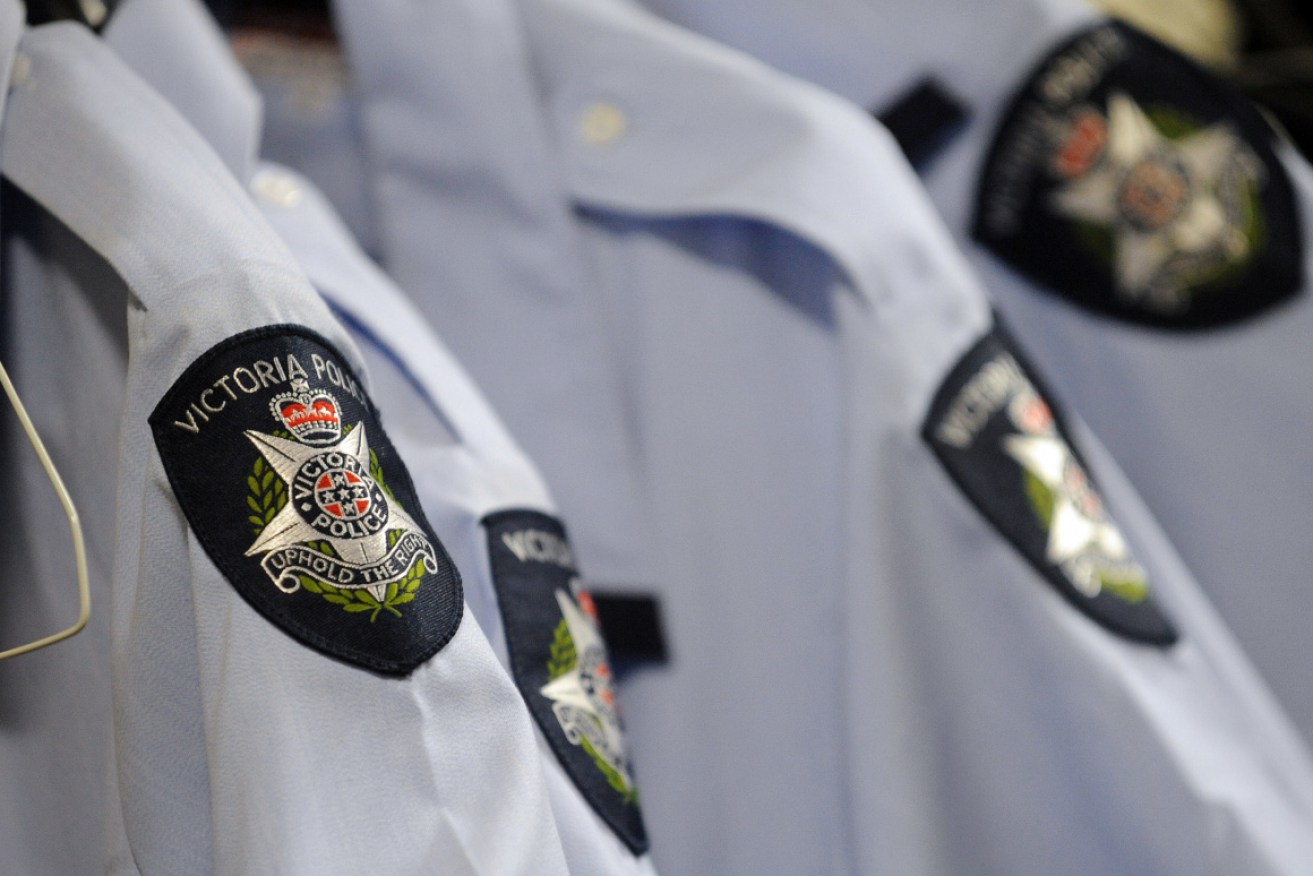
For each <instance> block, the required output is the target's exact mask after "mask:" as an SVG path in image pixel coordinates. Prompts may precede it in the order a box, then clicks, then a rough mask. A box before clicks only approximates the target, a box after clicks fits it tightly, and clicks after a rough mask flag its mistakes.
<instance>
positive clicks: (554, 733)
mask: <svg viewBox="0 0 1313 876" xmlns="http://www.w3.org/2000/svg"><path fill="white" fill-rule="evenodd" d="M483 525H484V527H485V528H486V529H487V532H488V549H489V553H490V556H491V560H492V580H493V585H494V587H495V588H496V590H497V600H498V602H499V604H500V606H501V613H502V619H503V621H504V623H505V627H506V642H507V647H508V649H509V651H510V658H511V670H512V674H513V675H514V676H515V682H516V684H517V685H519V688H520V692H521V694H523V696H524V699H525V702H527V703H528V705H529V711H530V712H532V713H533V716H534V719H535V720H537V722H538V726H539V727H540V728H541V729H542V732H543V735H544V736H546V737H547V741H548V743H549V744H550V745H551V747H552V750H553V751H554V752H555V753H556V757H557V759H559V760H560V762H561V765H562V766H563V767H564V768H565V771H566V772H567V773H568V774H569V775H570V778H571V779H573V780H574V783H575V785H576V786H577V787H578V788H579V791H580V793H581V794H583V796H584V798H585V799H586V800H587V801H588V803H589V805H591V806H592V807H593V809H595V810H596V811H597V813H598V814H599V815H600V816H601V817H602V819H603V820H604V821H605V822H606V823H607V824H608V825H610V827H611V829H612V830H614V831H615V833H616V835H617V836H618V837H620V839H621V841H622V842H624V844H625V845H626V846H628V847H629V849H630V850H631V851H633V852H634V854H642V853H643V852H645V851H646V850H647V832H646V830H645V829H644V827H643V815H642V812H641V811H640V809H639V805H638V789H637V787H636V786H635V785H634V776H633V771H632V769H631V766H630V763H629V756H628V754H627V753H626V750H625V738H624V733H623V730H622V728H621V724H620V713H619V710H618V707H617V704H616V692H615V683H614V679H613V676H612V671H611V661H610V658H609V657H608V656H607V649H606V642H605V641H604V640H603V638H602V633H601V630H600V629H599V627H598V622H597V609H596V608H595V607H594V605H593V600H592V597H591V596H590V595H589V593H588V591H587V590H585V589H584V588H583V586H582V585H581V582H580V580H579V573H578V571H577V569H576V568H575V563H574V556H573V554H572V553H571V551H570V544H569V542H568V540H567V539H566V535H565V529H564V528H563V527H562V526H561V523H560V522H559V521H558V520H556V519H555V518H553V517H549V516H547V515H546V514H541V513H539V512H536V511H504V512H499V513H497V514H492V515H489V516H488V517H486V518H484V521H483Z"/></svg>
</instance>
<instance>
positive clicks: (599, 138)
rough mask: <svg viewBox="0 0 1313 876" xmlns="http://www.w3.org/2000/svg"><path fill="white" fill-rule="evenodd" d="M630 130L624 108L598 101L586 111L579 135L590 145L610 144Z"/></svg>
mask: <svg viewBox="0 0 1313 876" xmlns="http://www.w3.org/2000/svg"><path fill="white" fill-rule="evenodd" d="M627 130H629V119H628V117H626V116H625V113H624V110H622V109H620V107H618V106H616V105H615V104H613V103H608V102H606V101H598V102H597V103H595V104H593V105H592V106H590V107H588V109H587V110H585V111H584V115H583V118H582V119H580V121H579V136H580V138H581V139H582V140H583V141H584V142H585V143H587V144H588V145H590V146H609V145H611V144H612V143H614V142H615V141H616V140H619V139H620V138H621V137H623V136H624V135H625V132H626V131H627Z"/></svg>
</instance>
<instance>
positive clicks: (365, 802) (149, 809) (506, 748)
mask: <svg viewBox="0 0 1313 876" xmlns="http://www.w3.org/2000/svg"><path fill="white" fill-rule="evenodd" d="M3 10H4V21H5V22H6V25H7V27H16V22H19V21H20V20H21V13H20V12H18V11H17V10H18V5H17V4H14V3H5V4H4V5H3ZM5 33H6V36H12V37H16V36H17V35H18V31H17V30H16V29H15V30H12V31H11V30H8V29H6V30H5ZM11 44H12V43H11ZM5 69H6V70H8V69H9V64H8V63H6V64H5ZM14 69H15V76H14V80H13V88H12V90H11V91H10V92H9V100H8V103H7V105H6V107H5V113H4V125H3V131H2V137H0V171H2V172H3V174H4V177H5V178H6V180H7V181H8V182H9V183H11V184H12V185H13V186H14V187H15V188H16V189H18V190H20V191H21V192H23V193H24V195H25V196H26V197H27V198H29V199H30V200H31V201H32V202H34V203H35V205H36V207H35V208H33V213H32V215H33V216H35V217H36V218H37V220H38V221H36V222H33V223H32V224H31V225H21V224H20V225H19V227H18V228H17V229H14V230H13V231H12V232H11V233H13V235H14V236H13V238H11V242H12V241H13V240H17V241H18V242H19V243H20V244H21V245H22V246H25V247H28V248H29V250H30V251H29V252H27V253H24V252H23V250H22V248H21V247H19V246H14V247H11V248H9V249H7V257H8V253H10V252H14V251H18V252H19V257H17V258H15V259H14V262H15V266H16V267H19V268H21V273H19V274H16V275H13V276H14V277H15V278H18V279H21V280H22V281H24V284H23V285H22V286H19V287H14V288H12V289H11V288H6V290H5V293H6V313H7V316H8V314H11V313H17V314H18V315H19V319H18V320H17V321H16V325H15V326H14V328H15V329H16V330H21V331H23V332H24V338H23V343H21V344H20V345H18V346H17V347H16V348H15V349H17V350H19V351H20V352H21V353H22V357H21V358H22V359H23V360H25V361H22V362H21V363H20V364H21V365H22V366H23V371H24V373H30V371H31V370H32V369H33V367H34V366H35V367H39V368H41V369H45V370H46V373H45V374H42V375H41V377H40V380H41V383H40V384H38V385H39V386H40V387H42V388H44V389H47V390H48V391H49V392H48V395H47V397H45V398H38V400H37V405H35V406H34V407H36V408H37V409H38V410H40V411H41V417H42V420H43V422H44V423H46V424H48V425H50V426H51V427H52V428H51V429H48V431H51V433H52V434H53V435H54V436H56V442H57V443H56V447H57V448H59V449H63V448H64V447H69V446H71V447H72V448H73V449H75V450H76V451H77V453H78V455H77V457H76V459H74V460H73V467H72V471H71V473H72V474H73V477H72V478H71V480H72V481H73V486H74V488H75V490H77V489H78V488H79V487H81V486H82V485H89V486H90V487H91V489H90V490H88V492H86V493H84V494H81V495H75V498H77V499H79V501H82V500H83V499H84V497H85V500H86V501H85V503H84V504H83V505H82V508H81V510H82V513H83V515H84V516H85V517H86V519H87V520H88V531H89V535H91V541H90V546H91V549H92V551H93V554H94V556H93V569H95V571H96V572H97V573H98V574H100V575H104V576H105V577H102V578H100V579H99V580H98V581H97V596H98V597H100V598H98V600H97V602H96V603H95V605H94V606H93V611H95V612H96V613H97V614H96V615H94V617H95V619H96V620H95V622H96V623H97V624H98V627H99V629H100V630H101V632H99V633H97V634H95V635H93V636H89V637H85V638H79V639H76V640H74V641H73V642H72V643H70V644H72V645H73V646H74V647H73V648H72V649H67V648H59V649H56V650H54V651H51V652H50V653H49V655H42V659H44V660H45V661H46V662H45V664H44V666H45V667H47V669H48V668H49V666H51V665H52V664H60V663H62V664H65V666H64V672H63V673H62V675H60V676H58V678H57V679H56V678H54V677H52V678H49V679H46V680H59V681H62V682H66V684H65V685H64V686H62V687H54V686H52V687H42V688H39V689H38V688H31V689H28V690H27V691H25V693H26V696H25V697H23V698H21V699H22V700H23V705H24V706H27V705H35V706H37V707H39V708H36V709H34V710H33V711H31V712H30V713H28V712H25V713H24V714H23V716H22V717H25V718H26V719H27V720H30V721H31V722H32V727H33V729H36V728H38V727H41V726H43V725H46V726H48V725H49V724H50V723H51V721H52V717H53V716H54V715H56V714H58V715H59V718H60V723H58V724H56V726H55V732H54V733H52V734H50V735H49V736H47V737H44V738H27V739H23V740H22V743H23V744H16V745H14V746H13V747H12V749H11V746H10V744H9V743H10V742H11V741H14V742H18V741H19V740H18V739H17V737H14V738H13V739H12V740H11V737H10V735H9V734H8V733H6V734H4V735H3V736H2V737H0V763H2V764H3V766H0V769H3V770H4V774H5V776H6V777H10V776H13V777H14V778H15V779H17V780H24V781H22V782H21V783H19V782H18V781H16V782H14V783H10V782H6V783H5V785H4V788H3V789H2V790H0V797H3V798H4V801H5V802H4V808H5V811H6V812H9V811H14V810H21V812H22V817H21V818H20V819H16V820H15V821H14V822H10V821H5V822H4V823H3V825H0V831H2V832H3V836H0V869H3V870H5V871H6V872H9V871H11V870H12V871H13V872H25V873H28V872H30V873H42V874H43V873H52V874H54V873H61V874H62V873H84V872H85V873H89V872H109V873H115V874H118V873H132V874H136V873H143V872H144V873H188V874H193V873H194V874H210V873H213V874H238V873H242V874H246V873H261V872H278V873H315V874H323V873H361V872H369V871H372V870H374V869H378V870H380V871H383V872H420V871H437V870H441V871H443V872H457V873H476V872H486V873H505V872H520V873H538V872H543V871H546V872H549V873H564V872H567V870H566V866H565V862H564V859H563V856H562V854H561V851H560V847H559V839H558V837H557V834H556V830H555V824H554V821H553V819H552V815H551V809H550V806H549V803H548V798H547V793H546V788H545V785H544V782H543V781H542V776H541V771H540V769H539V767H538V759H537V752H536V747H535V742H534V739H533V731H532V729H531V725H530V723H529V718H528V716H527V715H526V714H525V713H524V709H523V706H522V702H521V700H520V698H519V694H518V692H517V691H516V690H515V688H514V686H513V685H512V684H511V683H510V681H509V679H508V678H507V677H506V674H505V672H504V671H503V670H502V669H501V667H500V665H499V664H498V662H497V659H496V656H495V654H494V652H493V650H492V649H491V647H490V646H489V644H488V642H487V641H486V639H485V638H484V637H483V636H482V634H481V632H480V631H479V629H478V626H477V624H475V623H472V622H465V623H463V624H462V625H461V627H460V629H459V630H458V631H457V633H456V635H455V638H454V639H453V640H452V641H451V642H450V643H448V644H447V646H446V647H445V648H444V649H443V650H442V651H441V652H440V653H439V654H438V655H436V656H435V657H433V658H432V659H431V660H430V661H428V663H426V664H425V665H424V666H423V667H421V668H419V669H418V670H416V671H415V673H413V674H412V675H411V676H409V677H408V678H406V679H385V678H382V677H380V676H376V675H373V674H371V673H368V672H365V671H362V670H359V669H353V668H349V667H347V666H345V665H342V664H339V663H336V662H334V661H332V660H330V659H328V658H326V657H324V656H322V655H320V654H317V653H315V652H313V651H311V650H310V649H308V648H306V647H305V646H303V645H300V644H298V643H297V642H295V641H294V640H292V639H291V638H290V637H289V636H287V635H286V634H285V633H283V632H282V631H280V630H279V629H278V628H277V627H275V626H274V625H272V624H271V623H270V622H269V621H268V620H266V619H264V618H262V617H260V616H258V615H257V614H256V613H255V612H254V611H253V610H252V609H251V608H250V606H248V605H247V604H246V603H245V602H244V601H243V600H242V599H241V597H240V596H239V595H238V593H237V591H236V590H235V589H234V587H233V586H232V585H231V584H230V583H229V582H228V581H226V580H225V579H224V576H223V575H222V574H221V573H220V572H219V571H218V569H217V568H216V567H215V565H214V563H213V561H212V559H211V557H210V556H209V555H208V554H207V553H206V552H205V551H204V550H203V549H202V548H201V546H200V545H199V543H198V542H197V540H196V538H195V537H194V536H193V535H192V534H191V532H190V531H189V528H188V526H187V523H186V520H185V519H184V517H183V515H182V512H181V511H180V509H179V506H178V503H177V501H176V500H175V498H174V496H173V493H172V490H171V488H170V486H169V482H168V480H167V478H166V476H165V473H164V470H163V466H162V463H161V460H160V458H159V455H158V453H157V451H156V447H155V443H154V441H153V440H152V437H151V434H150V431H149V427H148V424H147V417H148V416H149V413H150V411H151V410H152V409H153V408H154V407H155V405H156V403H157V402H158V401H159V399H160V397H161V396H162V394H163V393H164V392H165V391H166V390H167V388H168V387H169V386H170V385H171V384H173V382H174V381H175V380H177V379H178V377H179V375H180V374H181V372H182V371H183V369H184V368H185V367H186V366H187V365H189V364H190V363H191V362H192V361H194V360H195V359H196V358H197V357H198V356H199V355H200V354H201V353H203V352H204V351H205V350H207V349H209V348H210V347H211V346H212V345H214V344H215V343H217V342H219V341H220V340H222V339H225V338H228V337H230V336H231V335H233V334H236V333H238V332H240V331H243V330H245V329H248V328H256V327H262V326H269V325H278V324H285V323H297V324H301V325H304V326H307V327H310V328H312V329H313V330H315V331H317V332H319V333H321V334H322V335H324V336H325V337H326V338H328V339H329V342H330V343H332V344H333V345H335V346H336V347H337V348H338V349H339V350H341V351H342V354H343V355H344V356H345V357H346V358H347V360H348V361H351V362H353V363H355V364H356V365H357V366H359V365H360V363H361V357H360V354H359V352H358V351H357V349H356V348H355V346H354V345H353V343H352V341H351V339H350V337H349V336H348V335H347V334H346V333H345V332H344V331H343V329H342V328H341V327H340V326H339V325H338V324H337V323H336V321H335V320H334V319H333V318H332V316H331V315H330V313H329V311H328V309H327V307H326V306H325V305H324V303H323V302H322V301H321V300H320V299H319V297H318V296H317V295H315V294H314V292H313V290H312V289H311V288H310V286H309V284H308V283H307V281H306V279H305V276H304V274H303V273H301V271H300V270H299V269H298V268H297V267H296V265H295V263H294V262H293V261H292V260H291V259H290V257H289V255H288V253H287V251H286V249H285V248H284V247H283V245H282V244H281V243H279V242H278V240H277V238H276V237H275V235H274V233H273V232H272V230H271V229H270V228H269V226H268V225H267V224H266V223H265V221H264V220H263V218H262V217H261V215H260V213H259V211H258V209H257V208H256V207H255V206H254V204H252V203H251V201H250V199H249V198H248V197H247V195H246V193H245V191H244V189H243V188H242V187H241V186H240V185H238V184H237V183H236V182H235V181H234V180H233V179H232V178H231V176H230V175H229V174H228V172H227V171H226V170H225V168H224V167H223V165H222V163H221V162H220V161H219V160H218V159H217V158H216V157H215V156H214V154H213V152H211V151H210V149H209V147H207V146H206V145H205V143H204V142H203V141H202V140H201V138H200V137H199V136H198V135H197V134H196V133H195V132H194V131H193V130H191V128H189V127H188V126H187V124H186V123H185V122H184V121H183V120H182V119H181V118H180V117H179V116H178V115H177V114H176V113H175V112H174V111H173V110H172V109H171V108H170V107H169V106H168V105H167V104H166V103H165V102H164V101H163V100H162V99H161V98H160V97H159V96H158V95H156V94H155V93H154V92H152V91H151V90H150V89H148V88H147V87H146V86H145V85H144V84H143V83H142V82H141V81H140V80H139V79H137V78H136V77H135V76H133V75H132V73H131V72H130V71H128V69H127V68H126V67H125V66H124V65H123V64H122V63H121V62H120V61H118V60H117V59H116V58H115V57H114V56H113V55H112V53H111V52H110V50H109V49H108V48H107V47H106V46H105V45H104V44H103V43H102V42H101V41H99V40H97V39H96V38H95V37H93V36H92V35H91V34H90V33H89V32H87V31H86V30H85V29H83V28H80V27H77V26H74V25H71V24H60V25H52V26H50V27H43V28H39V29H35V30H32V31H30V32H28V33H27V34H26V35H24V36H23V39H22V43H21V45H20V47H19V60H18V61H17V63H16V65H15V67H14ZM4 218H5V221H6V223H8V222H9V221H11V219H13V220H14V221H21V220H22V219H24V218H28V214H27V213H25V212H23V213H18V212H16V213H15V214H14V216H13V217H11V216H9V215H6V216H5V217H4ZM56 222H57V223H59V224H60V225H59V227H58V228H56V229H54V233H52V234H50V235H49V236H46V235H45V234H44V233H43V232H45V231H46V230H47V229H45V228H43V227H42V224H41V223H50V224H53V223H56ZM8 267H9V266H7V270H8ZM7 279H8V277H7ZM37 292H40V293H42V294H41V296H37V294H36V293H37ZM15 297H17V298H20V299H27V298H29V297H30V298H40V299H41V300H39V301H30V300H24V301H23V302H22V303H21V304H19V305H17V306H13V307H12V309H11V307H10V305H11V304H12V303H13V299H14V298H15ZM47 302H48V303H47ZM29 332H31V334H30V335H28V333H29ZM42 341H44V342H45V347H44V349H34V348H33V347H32V346H31V345H33V344H36V343H38V342H42ZM52 363H53V364H52ZM102 388H103V389H104V390H105V394H106V396H107V398H106V400H105V401H101V400H99V399H95V398H94V395H95V393H96V391H97V390H99V389H102ZM86 396H91V398H89V399H88V401H90V402H91V403H90V404H87V405H86V406H85V407H81V406H76V405H77V403H78V402H79V401H80V400H81V399H82V398H84V397H86ZM117 405H121V406H122V410H121V412H120V415H121V416H120V415H107V411H106V406H117ZM61 415H62V416H63V417H64V419H65V421H64V422H62V423H59V422H58V421H57V418H58V417H60V416H61ZM101 416H106V417H107V420H108V422H106V423H100V422H94V421H95V420H96V418H98V417H101ZM83 417H87V418H90V419H91V420H92V421H93V422H90V423H88V424H85V427H83V426H81V425H80V424H79V421H80V420H81V418H83ZM62 436H68V437H62ZM6 446H8V443H6ZM24 479H25V481H27V480H30V479H29V478H27V477H26V475H25V476H24ZM106 481H113V482H114V483H113V485H112V486H110V487H108V489H106ZM107 497H108V498H109V499H110V500H111V501H105V499H106V498H107ZM48 517H49V514H48V513H44V512H43V514H42V516H41V517H40V518H38V519H39V520H42V521H43V522H44V520H45V519H46V518H48ZM109 539H112V542H111V541H110V540H109ZM33 543H35V542H33ZM41 544H42V549H43V550H49V548H47V547H46V542H45V539H44V538H43V539H42V541H41ZM8 561H9V555H8V554H6V565H8ZM111 566H112V572H111ZM38 570H39V571H41V572H43V573H44V572H46V571H47V567H45V566H44V565H42V566H39V567H38ZM48 570H49V571H50V572H51V574H50V575H49V577H46V576H45V575H44V574H43V575H42V577H41V578H39V579H35V580H30V581H27V582H24V584H25V585H26V586H28V587H29V588H31V590H30V591H29V592H31V593H32V594H33V596H34V598H38V599H40V598H44V596H45V595H46V594H47V593H52V594H53V593H57V592H60V591H63V590H65V589H66V588H67V587H68V585H69V582H68V579H67V576H66V574H62V573H63V572H64V570H63V569H60V568H58V565H57V564H56V563H50V564H49V566H48ZM57 573H61V574H57ZM111 582H112V592H109V591H110V590H111V588H110V584H111ZM8 583H9V582H8V581H6V584H8ZM56 588H57V589H56ZM107 594H108V596H107ZM19 665H20V664H15V666H16V667H17V666H19ZM39 665H42V664H31V667H32V668H33V669H36V668H37V666H39ZM42 674H43V673H40V672H34V673H33V674H32V675H31V676H29V677H27V678H23V677H21V675H20V674H18V673H15V674H13V675H12V676H11V677H12V678H13V679H15V680H21V681H22V682H24V683H31V684H35V683H36V682H39V681H41V680H42V679H41V675H42ZM107 676H112V683H113V703H112V714H111V703H110V699H109V697H108V696H107V693H108V691H107V690H106V688H105V684H106V681H107V678H106V677H107ZM14 699H15V700H19V699H20V698H19V697H17V696H15V697H14ZM111 719H112V722H113V736H112V746H111V737H110V732H109V731H110V721H111ZM19 755H27V756H29V757H33V761H32V763H31V764H30V765H23V766H22V767H21V769H14V768H13V767H11V764H10V760H11V757H15V756H19ZM36 767H44V768H45V770H46V772H45V774H44V775H42V776H37V775H36V774H34V773H30V772H28V771H30V770H32V769H33V768H36ZM106 777H108V778H110V782H109V785H108V793H106V786H105V784H104V779H105V778H106ZM74 789H77V790H80V791H81V792H82V794H83V795H84V796H85V800H78V799H75V798H74V799H70V795H71V792H72V791H73V790H74ZM64 803H70V804H71V805H67V806H62V805H61V804H64ZM93 806H94V807H96V808H98V809H100V811H98V812H96V813H94V814H92V813H91V812H89V807H93ZM370 819H375V820H376V821H377V822H380V823H381V825H382V827H379V826H378V825H377V824H371V825H370V827H371V829H370V830H368V831H366V832H365V834H364V836H363V837H362V835H361V834H360V833H358V832H356V831H353V830H350V829H346V828H345V827H344V820H345V823H346V824H347V825H356V824H360V823H364V822H367V821H369V820H370ZM107 826H108V829H106V827H107ZM384 828H385V829H386V830H387V831H388V832H389V834H390V838H389V841H388V842H378V841H376V839H375V836H376V830H381V829H384ZM106 837H107V838H108V842H109V849H108V851H106V849H105V846H104V842H105V840H106ZM394 838H395V839H394ZM494 838H495V841H494ZM508 838H509V839H508ZM57 843H63V844H65V846H66V848H63V849H59V848H55V846H56V844H57Z"/></svg>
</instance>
